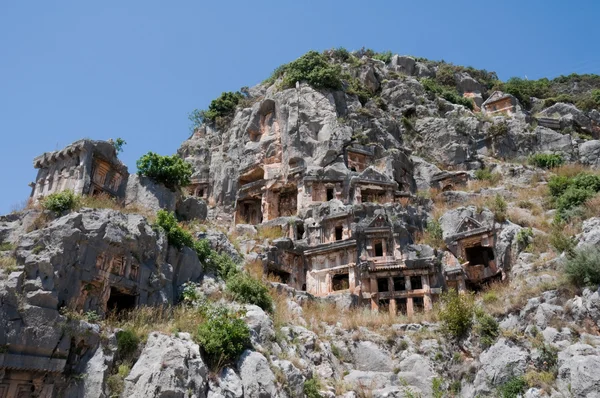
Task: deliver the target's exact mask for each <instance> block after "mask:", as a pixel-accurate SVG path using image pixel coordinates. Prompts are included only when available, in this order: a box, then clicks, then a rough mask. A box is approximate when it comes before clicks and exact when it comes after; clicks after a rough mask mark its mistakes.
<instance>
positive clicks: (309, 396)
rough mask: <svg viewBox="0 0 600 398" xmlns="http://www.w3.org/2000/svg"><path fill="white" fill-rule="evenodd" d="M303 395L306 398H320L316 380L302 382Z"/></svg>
mask: <svg viewBox="0 0 600 398" xmlns="http://www.w3.org/2000/svg"><path fill="white" fill-rule="evenodd" d="M303 389H304V395H306V398H322V395H321V393H319V382H318V380H317V379H314V378H313V379H310V380H306V381H305V382H304V386H303Z"/></svg>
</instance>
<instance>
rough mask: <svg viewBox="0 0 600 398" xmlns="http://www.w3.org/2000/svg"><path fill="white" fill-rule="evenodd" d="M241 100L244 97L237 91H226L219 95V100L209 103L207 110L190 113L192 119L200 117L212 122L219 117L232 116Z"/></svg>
mask: <svg viewBox="0 0 600 398" xmlns="http://www.w3.org/2000/svg"><path fill="white" fill-rule="evenodd" d="M243 98H244V95H243V94H242V93H240V92H239V91H236V92H232V91H227V92H224V93H221V95H220V96H219V98H217V99H214V100H212V101H211V102H210V105H209V106H208V110H206V111H200V113H198V114H194V113H192V116H193V118H194V119H198V116H201V117H202V118H203V119H207V120H210V121H213V122H214V121H215V120H217V118H219V117H225V116H230V115H232V114H233V112H234V111H235V108H236V107H237V105H238V104H239V102H240V101H241V100H242V99H243ZM194 121H195V120H192V122H194Z"/></svg>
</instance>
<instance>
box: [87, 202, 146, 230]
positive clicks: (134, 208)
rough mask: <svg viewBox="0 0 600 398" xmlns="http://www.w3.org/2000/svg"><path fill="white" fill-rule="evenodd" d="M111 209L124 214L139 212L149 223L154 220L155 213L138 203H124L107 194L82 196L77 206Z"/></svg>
mask: <svg viewBox="0 0 600 398" xmlns="http://www.w3.org/2000/svg"><path fill="white" fill-rule="evenodd" d="M86 207H87V208H92V209H112V210H117V211H120V212H121V213H124V214H139V215H141V216H143V217H146V219H148V222H149V223H150V224H152V223H154V221H156V213H155V212H154V211H152V210H150V209H148V208H146V207H143V206H140V205H139V204H129V205H124V204H123V202H122V201H119V200H116V199H114V198H112V197H110V196H108V195H95V196H82V197H81V198H80V200H79V208H86Z"/></svg>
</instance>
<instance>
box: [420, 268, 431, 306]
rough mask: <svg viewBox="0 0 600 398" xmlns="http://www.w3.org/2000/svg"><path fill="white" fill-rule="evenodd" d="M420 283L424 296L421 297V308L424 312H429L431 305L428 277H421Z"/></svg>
mask: <svg viewBox="0 0 600 398" xmlns="http://www.w3.org/2000/svg"><path fill="white" fill-rule="evenodd" d="M421 283H422V284H423V290H424V291H425V295H424V296H423V307H424V310H425V311H431V309H432V308H433V303H432V301H431V287H430V286H429V275H421Z"/></svg>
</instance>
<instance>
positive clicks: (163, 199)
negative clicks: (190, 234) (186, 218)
mask: <svg viewBox="0 0 600 398" xmlns="http://www.w3.org/2000/svg"><path fill="white" fill-rule="evenodd" d="M180 196H181V194H180V193H179V192H175V191H172V190H170V189H169V188H167V187H165V186H164V185H163V184H160V183H156V182H154V181H152V180H151V179H150V178H148V177H145V176H140V175H138V174H132V175H130V176H129V179H128V180H127V190H126V192H125V204H126V205H136V206H141V207H145V208H147V209H150V210H152V211H158V210H160V209H164V210H168V211H175V210H176V208H177V202H178V201H179V198H180Z"/></svg>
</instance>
